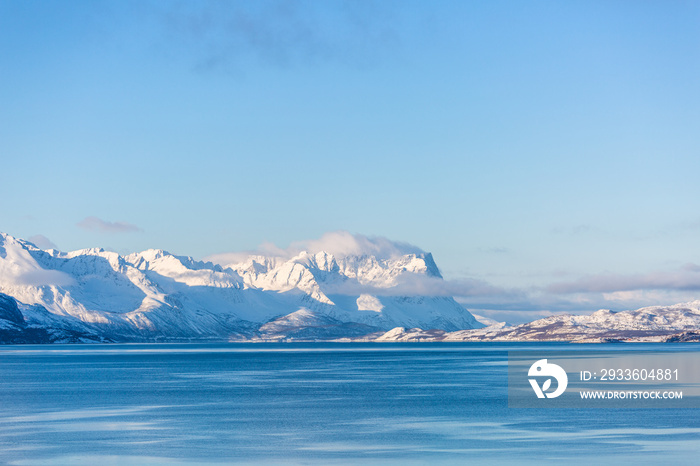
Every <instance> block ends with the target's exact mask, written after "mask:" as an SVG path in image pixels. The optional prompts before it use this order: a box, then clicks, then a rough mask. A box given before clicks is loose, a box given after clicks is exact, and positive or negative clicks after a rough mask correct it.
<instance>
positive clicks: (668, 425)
mask: <svg viewBox="0 0 700 466" xmlns="http://www.w3.org/2000/svg"><path fill="white" fill-rule="evenodd" d="M569 348H571V350H575V351H582V350H584V351H585V350H586V348H590V349H596V350H599V349H615V350H619V351H627V350H634V351H639V350H644V349H654V350H656V351H658V350H659V348H663V349H664V350H668V351H669V354H670V356H672V353H673V352H674V351H697V349H696V346H695V345H693V344H685V345H683V344H678V345H670V344H669V345H663V346H661V347H660V346H659V345H651V344H650V345H567V344H552V343H549V344H522V343H511V344H507V343H416V344H411V343H407V344H332V343H316V344H313V343H309V344H291V343H280V344H206V345H205V344H190V345H179V344H178V345H168V344H158V345H60V346H58V345H54V346H3V347H0V463H8V464H27V465H39V464H50V465H54V464H100V465H108V464H115V465H117V464H119V465H121V464H230V463H256V464H275V463H279V464H289V463H302V464H347V463H365V464H376V463H380V464H402V465H403V464H425V463H443V464H457V463H459V464H464V463H473V464H504V463H505V464H528V463H530V464H562V463H564V464H566V463H568V464H572V463H575V464H590V463H599V462H605V463H610V462H613V461H614V462H615V463H617V464H639V463H640V462H642V463H647V464H648V463H652V464H654V463H670V462H676V463H679V464H697V458H698V457H700V417H699V416H698V415H699V414H700V410H694V409H689V410H688V409H686V410H671V409H646V410H644V409H639V410H622V409H617V410H596V409H589V410H581V409H560V410H553V409H513V408H508V400H507V366H506V363H507V351H508V350H542V351H545V350H554V349H556V350H568V349H569Z"/></svg>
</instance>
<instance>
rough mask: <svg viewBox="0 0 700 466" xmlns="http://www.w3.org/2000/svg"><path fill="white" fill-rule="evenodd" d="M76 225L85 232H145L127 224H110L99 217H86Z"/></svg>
mask: <svg viewBox="0 0 700 466" xmlns="http://www.w3.org/2000/svg"><path fill="white" fill-rule="evenodd" d="M76 225H77V226H78V227H80V228H82V229H83V230H87V231H98V232H100V233H132V232H137V231H143V229H141V228H140V227H138V226H136V225H134V224H132V223H127V222H108V221H106V220H102V219H100V218H97V217H93V216H90V217H85V218H84V219H82V220H81V221H80V222H78V223H76Z"/></svg>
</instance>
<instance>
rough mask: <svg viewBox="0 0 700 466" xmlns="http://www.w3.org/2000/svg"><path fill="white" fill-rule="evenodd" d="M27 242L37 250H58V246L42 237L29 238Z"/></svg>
mask: <svg viewBox="0 0 700 466" xmlns="http://www.w3.org/2000/svg"><path fill="white" fill-rule="evenodd" d="M27 240H28V241H29V242H30V243H32V244H34V245H35V246H36V247H38V248H39V249H44V250H47V249H58V246H56V244H55V243H54V242H53V241H51V240H50V239H48V238H47V237H46V236H44V235H34V236H30V237H29V238H28V239H27Z"/></svg>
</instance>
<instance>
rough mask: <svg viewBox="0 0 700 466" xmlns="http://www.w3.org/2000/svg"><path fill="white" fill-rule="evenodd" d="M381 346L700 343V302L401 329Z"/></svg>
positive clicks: (384, 336) (387, 336) (384, 338)
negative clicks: (448, 328)
mask: <svg viewBox="0 0 700 466" xmlns="http://www.w3.org/2000/svg"><path fill="white" fill-rule="evenodd" d="M368 339H376V340H378V341H417V340H420V341H425V340H430V341H544V340H559V341H573V342H582V343H583V342H604V341H698V340H699V339H700V301H693V302H690V303H684V304H676V305H673V306H653V307H645V308H642V309H637V310H635V311H620V312H613V311H610V310H607V309H601V310H599V311H596V312H594V313H593V314H590V315H578V316H577V315H558V316H552V317H547V318H544V319H539V320H535V321H533V322H529V323H527V324H522V325H517V326H507V325H506V324H505V323H496V324H493V325H490V326H488V327H484V328H480V329H474V330H458V331H455V332H445V331H440V330H438V331H433V332H426V331H424V330H421V329H420V328H411V329H406V328H395V329H392V330H390V331H389V332H386V333H384V334H381V335H378V336H375V337H373V338H368Z"/></svg>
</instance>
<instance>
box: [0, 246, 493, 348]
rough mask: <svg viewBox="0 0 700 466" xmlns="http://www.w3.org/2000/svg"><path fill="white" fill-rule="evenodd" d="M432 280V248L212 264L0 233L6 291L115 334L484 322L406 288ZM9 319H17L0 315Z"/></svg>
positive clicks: (49, 323) (50, 313) (168, 335)
mask: <svg viewBox="0 0 700 466" xmlns="http://www.w3.org/2000/svg"><path fill="white" fill-rule="evenodd" d="M424 277H429V278H430V279H433V280H441V279H442V277H441V276H440V273H439V271H438V269H437V266H436V265H435V262H434V261H433V259H432V256H431V255H430V254H428V253H415V254H406V255H398V256H396V257H390V258H377V257H375V256H372V255H355V256H352V255H347V256H343V257H338V258H336V257H334V256H333V255H331V254H328V253H326V252H318V253H316V254H311V253H307V252H301V253H300V254H298V255H296V256H294V257H291V258H282V257H264V256H250V257H248V258H247V259H246V260H244V261H243V262H241V263H235V264H213V263H211V262H199V261H195V260H193V259H192V258H190V257H183V256H175V255H173V254H170V253H168V252H166V251H163V250H155V249H151V250H147V251H143V252H140V253H134V254H129V255H126V256H121V255H119V254H117V253H114V252H109V251H105V250H103V249H84V250H79V251H73V252H69V253H64V252H60V251H56V250H48V251H44V250H41V249H39V248H37V247H36V246H35V245H33V244H32V243H29V242H27V241H23V240H20V239H16V238H13V237H12V236H10V235H6V234H2V233H0V293H4V294H5V295H7V296H10V297H12V298H14V299H16V300H17V301H18V302H19V303H20V308H21V306H22V305H24V306H25V307H26V311H27V313H26V314H24V315H23V318H24V319H25V322H29V321H30V320H31V325H33V326H35V327H40V326H42V325H44V326H45V327H47V328H48V327H51V328H54V327H57V326H59V327H60V326H61V325H63V326H64V327H66V328H76V329H79V330H80V331H81V332H88V333H91V334H96V335H99V336H100V338H102V337H103V338H106V339H110V340H114V341H134V340H144V341H152V340H161V339H162V340H177V339H182V340H187V339H207V338H209V339H250V338H261V337H262V338H266V337H268V336H269V337H271V338H284V337H285V335H292V334H293V335H307V336H310V337H313V336H314V335H316V337H318V338H324V337H326V336H328V337H330V336H333V337H342V336H343V335H346V336H357V335H360V334H361V332H363V331H367V332H371V331H376V330H388V329H391V328H393V327H396V326H406V327H425V328H439V329H443V330H446V331H452V330H458V329H469V328H478V327H481V326H482V325H481V324H480V323H478V322H477V321H476V320H475V319H474V318H473V316H472V315H471V314H470V313H469V312H468V311H467V310H466V309H464V308H463V307H462V306H460V305H459V304H458V303H457V302H456V301H454V299H452V298H451V297H443V296H422V295H420V294H418V293H417V292H413V290H412V288H411V287H410V286H407V283H408V284H409V285H410V283H412V282H411V281H410V280H420V279H421V278H424ZM8 309H9V308H8ZM39 310H41V311H39ZM6 316H10V317H12V311H11V310H8V311H6ZM285 316H286V320H285ZM16 317H17V316H16V315H15V316H14V319H15V320H17V318H16ZM280 319H281V320H280ZM3 322H5V323H6V324H7V325H14V324H12V318H10V319H6V318H3V315H0V324H1V325H5V324H3ZM8 322H9V323H8ZM272 322H276V323H275V324H274V325H273V324H272ZM268 323H269V325H267V326H266V324H268ZM85 326H87V327H85ZM305 329H306V330H305Z"/></svg>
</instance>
